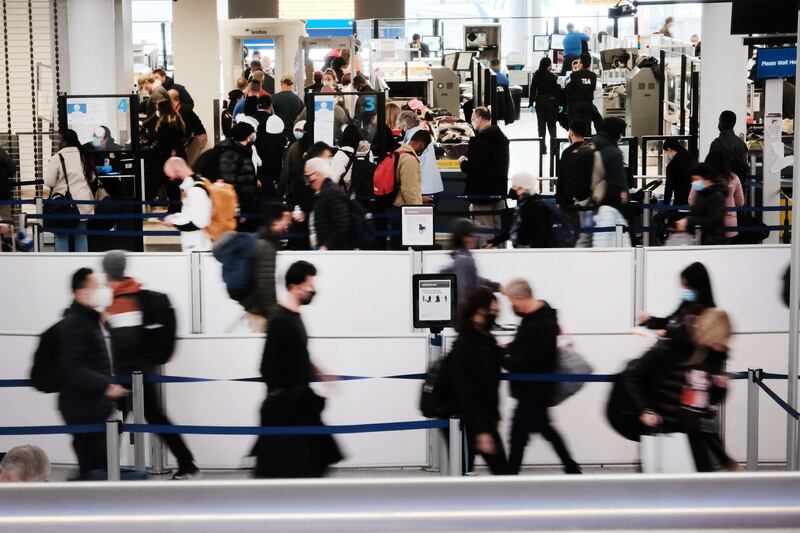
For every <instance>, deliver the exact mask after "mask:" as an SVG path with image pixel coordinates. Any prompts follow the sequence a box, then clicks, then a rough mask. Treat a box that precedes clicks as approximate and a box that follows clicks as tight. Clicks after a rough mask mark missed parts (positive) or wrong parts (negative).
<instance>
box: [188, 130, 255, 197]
mask: <svg viewBox="0 0 800 533" xmlns="http://www.w3.org/2000/svg"><path fill="white" fill-rule="evenodd" d="M195 171H196V172H197V173H198V174H199V175H201V176H203V177H204V178H208V179H209V180H211V181H216V180H223V181H224V182H225V183H230V184H231V185H233V187H234V189H236V196H237V197H238V200H239V207H240V208H241V212H242V213H257V212H258V210H259V205H258V186H257V180H256V168H255V165H253V150H252V148H251V147H250V145H246V146H245V145H243V144H241V143H239V142H236V141H233V140H224V141H222V142H221V143H219V144H218V145H217V146H215V147H214V148H212V149H211V150H208V151H207V152H205V153H203V155H201V156H200V158H199V159H198V160H197V162H196V163H195Z"/></svg>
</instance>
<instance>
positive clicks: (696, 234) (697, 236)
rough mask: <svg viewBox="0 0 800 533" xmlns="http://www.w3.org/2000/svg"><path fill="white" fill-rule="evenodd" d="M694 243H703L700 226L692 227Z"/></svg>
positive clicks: (698, 244)
mask: <svg viewBox="0 0 800 533" xmlns="http://www.w3.org/2000/svg"><path fill="white" fill-rule="evenodd" d="M694 243H695V244H696V245H697V246H700V245H701V244H703V228H702V227H701V226H695V227H694Z"/></svg>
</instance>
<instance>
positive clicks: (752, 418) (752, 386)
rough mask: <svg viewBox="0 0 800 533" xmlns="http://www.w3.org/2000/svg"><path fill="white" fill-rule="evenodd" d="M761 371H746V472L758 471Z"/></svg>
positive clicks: (751, 369)
mask: <svg viewBox="0 0 800 533" xmlns="http://www.w3.org/2000/svg"><path fill="white" fill-rule="evenodd" d="M761 375H762V370H761V369H760V368H759V369H753V368H748V369H747V470H748V471H749V472H755V471H756V470H758V382H757V380H760V379H761Z"/></svg>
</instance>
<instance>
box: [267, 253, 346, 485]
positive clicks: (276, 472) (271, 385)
mask: <svg viewBox="0 0 800 533" xmlns="http://www.w3.org/2000/svg"><path fill="white" fill-rule="evenodd" d="M316 275H317V269H316V268H315V267H314V265H312V264H311V263H308V262H306V261H297V262H296V263H293V264H292V265H291V266H290V267H289V269H288V270H287V271H286V276H285V278H286V283H285V285H286V291H287V294H286V297H285V298H284V299H283V300H281V301H280V303H279V304H278V307H277V310H276V311H275V313H274V314H273V315H272V317H271V319H270V322H269V326H268V327H267V341H266V343H265V345H264V355H263V358H262V360H261V375H262V376H263V378H264V382H265V383H266V385H267V397H266V399H265V400H264V403H263V404H262V406H261V425H262V426H323V425H324V424H323V422H322V418H321V414H322V410H323V409H324V407H325V399H324V398H322V397H320V396H318V395H317V394H316V393H315V392H314V390H313V389H312V388H311V386H310V383H311V381H313V380H315V379H320V378H322V379H324V376H323V374H322V372H320V371H319V369H318V368H317V367H316V366H315V365H314V363H312V362H311V357H310V354H309V351H308V334H307V333H306V328H305V325H304V324H303V318H302V316H301V315H300V308H301V307H302V306H304V305H309V304H310V303H311V302H312V300H313V299H314V296H315V295H316V289H315V287H314V278H315V276H316ZM253 453H254V455H255V456H256V468H255V477H257V478H304V477H305V478H307V477H321V476H323V475H324V474H325V473H326V472H327V470H328V467H329V466H330V465H332V464H334V463H337V462H339V461H340V460H341V459H342V454H341V452H340V451H339V447H338V446H337V444H336V441H335V440H334V438H333V436H332V435H287V436H266V435H265V436H261V437H259V438H258V440H257V441H256V445H255V447H254V448H253Z"/></svg>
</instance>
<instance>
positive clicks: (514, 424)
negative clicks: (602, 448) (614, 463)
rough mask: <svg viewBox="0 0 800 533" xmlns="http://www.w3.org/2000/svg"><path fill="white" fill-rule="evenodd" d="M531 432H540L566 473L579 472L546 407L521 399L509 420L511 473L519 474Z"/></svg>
mask: <svg viewBox="0 0 800 533" xmlns="http://www.w3.org/2000/svg"><path fill="white" fill-rule="evenodd" d="M531 433H541V434H542V437H544V438H545V439H546V440H547V441H548V442H549V443H550V445H551V446H553V450H555V452H556V454H557V455H558V458H559V459H561V463H562V464H563V465H564V470H565V471H566V472H567V473H579V472H580V467H579V466H578V463H576V462H575V460H574V459H573V458H572V456H571V455H570V454H569V450H568V449H567V445H566V444H565V443H564V439H562V438H561V435H560V434H559V433H558V431H556V429H555V428H554V427H553V426H552V425H551V424H550V415H549V414H548V411H547V407H546V406H544V405H542V404H541V403H540V402H538V401H534V400H529V399H522V400H519V401H518V402H517V408H516V409H515V410H514V418H513V419H512V421H511V443H510V446H511V449H510V451H509V455H508V469H509V472H510V473H511V474H519V471H520V468H522V457H523V455H525V447H526V446H527V445H528V439H529V438H530V434H531Z"/></svg>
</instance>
